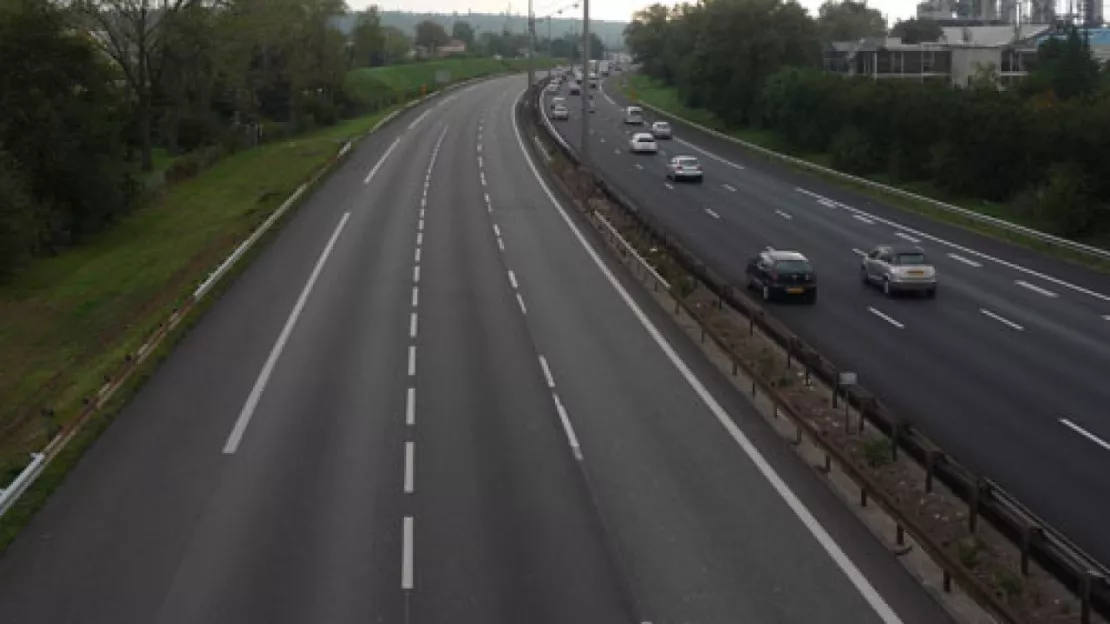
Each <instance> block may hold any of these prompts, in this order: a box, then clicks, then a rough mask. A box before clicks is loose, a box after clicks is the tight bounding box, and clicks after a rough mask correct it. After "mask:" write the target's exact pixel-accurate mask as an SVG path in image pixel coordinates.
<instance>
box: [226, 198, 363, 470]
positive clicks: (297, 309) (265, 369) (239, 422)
mask: <svg viewBox="0 0 1110 624" xmlns="http://www.w3.org/2000/svg"><path fill="white" fill-rule="evenodd" d="M350 218H351V213H349V212H344V213H343V217H342V218H341V219H339V225H337V226H335V231H334V232H332V235H331V238H330V239H328V243H327V244H326V245H324V250H323V251H322V252H320V257H319V258H318V259H317V260H316V266H314V267H313V268H312V273H311V274H309V276H308V281H306V282H305V285H304V288H303V289H302V290H301V294H300V296H299V297H297V302H296V303H295V304H294V305H293V309H292V310H291V311H290V312H289V318H287V319H286V320H285V326H284V327H282V328H281V333H280V334H278V337H277V340H276V341H274V346H273V347H272V348H271V349H270V355H269V357H267V358H266V363H265V364H263V365H262V371H261V372H259V373H258V379H256V380H255V381H254V386H253V387H252V388H251V392H250V394H249V395H247V402H246V403H245V404H243V409H241V410H240V411H239V417H238V418H237V419H236V420H235V425H234V426H233V427H232V429H231V433H230V434H229V435H228V436H227V442H226V443H224V454H225V455H230V454H232V453H234V452H235V451H236V450H237V449H238V448H239V443H240V442H242V440H243V434H244V433H245V432H246V430H247V425H249V424H250V422H251V418H252V417H253V416H254V410H255V408H257V407H258V402H259V400H261V399H262V393H263V392H264V391H265V390H266V384H267V383H269V381H270V375H271V374H272V373H273V372H274V366H276V365H277V361H278V358H280V357H281V352H282V351H283V350H284V349H285V343H286V342H288V340H289V336H290V334H292V333H293V328H294V327H295V326H296V325H297V319H298V318H300V316H301V311H303V310H304V306H305V304H306V303H308V297H309V296H310V295H311V294H312V288H313V287H314V286H315V285H316V280H317V279H318V278H319V277H320V272H321V271H323V270H324V264H326V263H327V261H328V256H330V255H331V250H332V249H333V248H334V247H335V242H336V241H337V240H339V235H340V234H342V233H343V228H344V227H345V226H346V225H347V220H348V219H350Z"/></svg>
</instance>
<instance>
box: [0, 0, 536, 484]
mask: <svg viewBox="0 0 1110 624" xmlns="http://www.w3.org/2000/svg"><path fill="white" fill-rule="evenodd" d="M123 4H126V3H121V2H118V1H116V0H103V1H100V2H89V1H73V2H65V3H57V2H54V3H52V2H46V1H45V0H13V1H12V2H5V3H0V65H2V66H3V67H5V68H7V67H16V66H19V67H24V68H27V69H28V71H23V72H13V71H0V103H2V106H0V108H2V109H3V110H4V111H5V114H4V115H3V116H0V396H2V397H3V398H4V401H2V402H0V487H3V486H5V485H6V484H7V483H8V482H9V481H10V480H11V479H12V478H13V477H14V476H15V474H17V473H18V471H19V470H20V469H21V468H22V467H23V465H25V464H26V462H27V460H28V453H30V452H32V451H36V450H39V449H41V448H42V446H43V443H44V442H45V441H46V440H47V439H48V437H49V436H50V435H51V433H53V432H54V431H56V430H57V429H58V427H60V426H63V425H64V424H66V423H67V422H68V421H69V420H70V419H72V418H73V417H75V416H76V415H77V414H78V412H79V411H80V407H81V404H82V400H83V399H84V398H86V397H90V396H93V395H95V393H96V391H97V389H98V388H99V387H100V386H101V384H102V383H103V381H104V377H105V376H106V375H109V374H111V373H114V372H115V371H116V370H118V369H119V367H120V365H121V364H122V362H123V360H124V357H125V355H126V354H128V353H134V352H135V350H136V349H137V347H138V346H139V345H140V344H141V342H142V341H143V340H144V339H145V338H146V337H147V336H148V335H149V334H150V333H151V332H152V331H153V329H154V328H155V327H156V326H157V324H158V323H159V322H161V321H163V320H164V319H165V318H166V317H167V316H168V314H169V313H170V311H171V310H173V309H174V307H175V306H176V305H178V304H179V303H180V301H181V298H182V297H183V296H184V295H186V294H187V293H189V292H191V291H192V288H193V287H194V286H195V285H196V284H197V283H199V282H200V281H201V280H202V279H203V278H204V277H205V276H206V275H207V274H208V273H209V272H210V271H211V270H212V269H213V268H214V267H215V266H216V265H218V264H219V263H220V261H222V260H223V259H224V258H225V257H226V256H227V255H228V254H229V253H230V252H231V250H232V249H234V247H235V246H236V245H237V244H238V243H239V242H241V241H242V240H243V239H244V238H245V237H246V236H247V235H248V233H249V232H251V231H252V230H253V229H254V228H255V227H256V226H257V225H258V224H259V223H261V222H262V221H263V220H265V219H266V218H267V217H268V216H269V215H270V214H271V213H272V211H273V210H274V209H275V208H276V207H277V206H278V205H280V204H281V203H282V201H284V200H285V199H286V198H287V197H288V196H289V195H290V194H291V193H292V192H293V191H294V190H295V189H296V188H297V187H298V186H299V185H300V184H301V183H302V182H304V181H305V180H306V179H307V178H309V177H310V175H311V174H312V173H313V172H315V171H317V170H319V168H320V167H321V166H323V165H324V164H325V163H326V162H328V161H329V160H330V159H331V158H333V157H334V156H335V154H336V153H337V151H338V150H339V149H340V147H341V146H342V143H343V141H345V140H349V139H353V138H356V137H359V136H361V135H363V134H365V133H366V132H367V131H368V130H370V129H371V128H372V127H373V126H374V125H375V124H376V123H378V122H379V121H380V120H381V119H382V118H383V117H385V116H386V115H387V114H389V113H390V112H391V111H394V110H397V108H398V107H399V106H401V105H402V104H403V103H405V102H406V101H411V100H412V99H413V98H415V97H418V96H420V95H421V94H423V93H426V92H431V91H434V90H436V89H438V88H440V87H441V86H442V84H441V83H439V82H437V80H436V78H437V76H438V77H439V78H446V80H447V81H449V82H457V81H461V80H467V79H471V78H476V77H481V76H487V75H492V74H497V73H503V72H510V71H519V70H521V69H523V68H525V67H526V61H525V60H524V59H522V58H509V57H504V58H494V57H492V56H491V54H493V53H495V50H500V49H502V48H504V47H506V46H516V47H514V48H513V49H514V51H515V50H518V49H519V46H518V44H519V42H520V39H521V38H522V35H513V34H509V33H493V34H489V33H474V32H472V31H471V32H469V33H467V32H466V28H465V22H463V21H461V20H460V21H457V22H456V23H455V29H454V30H455V32H454V33H453V34H454V35H456V37H455V38H456V39H457V38H459V37H463V38H464V40H467V41H468V43H472V45H470V46H468V47H469V49H468V51H467V53H466V54H463V55H459V56H457V57H455V58H430V57H434V56H435V54H434V52H428V50H435V49H436V46H437V45H442V44H443V42H445V41H447V39H448V36H447V35H446V34H445V33H444V32H443V29H442V27H438V26H436V27H435V28H431V27H424V28H423V29H418V31H417V32H416V33H404V32H401V31H399V30H397V29H392V28H389V27H385V26H382V25H381V22H380V19H379V15H378V11H377V9H375V8H371V9H369V10H367V11H364V12H361V13H358V14H354V15H353V16H351V17H353V18H354V19H353V21H352V23H353V28H351V29H350V31H349V32H341V31H339V30H337V29H335V28H333V27H332V25H333V24H335V23H337V20H336V18H338V17H341V16H344V15H346V14H347V10H346V8H345V6H344V5H343V4H342V3H341V2H333V1H331V0H307V1H305V0H297V1H294V0H227V1H224V2H221V3H215V4H214V3H210V2H203V1H201V0H167V1H166V2H159V3H150V5H151V6H155V5H157V6H158V7H161V8H159V9H158V10H153V9H151V10H149V11H147V12H145V13H143V14H142V15H138V14H133V13H128V12H124V11H121V10H120V9H121V7H122V5H123ZM128 6H130V5H128ZM143 20H145V21H143ZM140 22H142V25H143V28H138V26H140ZM433 26H434V24H433ZM437 29H438V30H437ZM421 37H423V38H421ZM140 40H141V41H142V46H141V49H143V50H145V56H144V57H142V58H143V59H144V65H143V66H144V67H146V68H147V70H148V71H147V72H146V73H145V74H144V73H143V72H142V71H139V64H138V60H139V58H138V57H137V55H136V54H133V53H125V52H124V51H125V50H134V49H138V48H139V46H138V42H139V41H140ZM514 54H515V52H514ZM423 57H429V58H423ZM535 64H536V67H537V68H543V67H546V66H549V65H550V64H551V61H549V60H547V59H545V58H542V57H540V58H537V59H536V61H535ZM44 410H47V413H46V414H45V415H44V413H43V412H44Z"/></svg>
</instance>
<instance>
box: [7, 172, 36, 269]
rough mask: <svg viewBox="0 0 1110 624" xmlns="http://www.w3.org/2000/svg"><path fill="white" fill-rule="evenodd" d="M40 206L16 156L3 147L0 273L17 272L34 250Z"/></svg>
mask: <svg viewBox="0 0 1110 624" xmlns="http://www.w3.org/2000/svg"><path fill="white" fill-rule="evenodd" d="M37 209H38V207H37V206H36V204H35V200H34V198H33V197H32V196H31V192H30V189H29V188H28V180H27V178H26V176H25V175H24V174H23V172H22V171H21V170H20V169H19V167H18V165H17V164H16V163H15V159H13V158H12V157H11V156H10V155H9V154H8V153H7V152H4V151H0V276H4V275H8V274H10V273H12V272H14V271H15V270H16V269H18V268H19V267H20V266H22V265H23V263H24V262H25V261H26V260H27V259H28V258H29V257H30V256H31V254H32V253H34V251H35V247H36V243H37V242H38V241H37V234H36V228H35V213H36V211H37Z"/></svg>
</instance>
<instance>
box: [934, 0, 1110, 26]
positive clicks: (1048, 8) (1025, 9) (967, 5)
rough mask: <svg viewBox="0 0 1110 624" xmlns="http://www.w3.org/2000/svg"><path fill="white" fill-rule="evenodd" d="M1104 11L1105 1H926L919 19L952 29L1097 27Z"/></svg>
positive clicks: (1100, 23) (1102, 19) (1100, 22)
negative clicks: (1032, 25)
mask: <svg viewBox="0 0 1110 624" xmlns="http://www.w3.org/2000/svg"><path fill="white" fill-rule="evenodd" d="M1103 9H1104V7H1103V0H925V1H924V2H921V3H920V4H918V5H917V17H918V19H929V20H934V21H936V22H938V23H940V25H941V26H951V27H955V26H1004V25H1009V24H1055V23H1057V22H1058V21H1062V22H1067V23H1074V24H1077V25H1080V26H1087V27H1098V26H1102V24H1103V21H1104V12H1103Z"/></svg>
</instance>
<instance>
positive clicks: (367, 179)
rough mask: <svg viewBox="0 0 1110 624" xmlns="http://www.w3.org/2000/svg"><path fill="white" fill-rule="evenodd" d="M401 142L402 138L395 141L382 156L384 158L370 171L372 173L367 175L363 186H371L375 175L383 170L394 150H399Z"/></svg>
mask: <svg viewBox="0 0 1110 624" xmlns="http://www.w3.org/2000/svg"><path fill="white" fill-rule="evenodd" d="M400 142H401V137H397V138H396V139H393V142H392V143H390V144H389V148H388V149H386V150H385V153H384V154H382V157H381V158H379V159H378V162H377V163H375V164H374V167H373V168H372V169H370V173H368V174H366V179H365V180H363V181H362V183H363V184H370V180H373V179H374V175H375V174H377V173H378V169H381V168H382V164H383V163H385V161H386V159H387V158H389V155H390V154H392V153H393V150H395V149H397V144H398V143H400Z"/></svg>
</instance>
